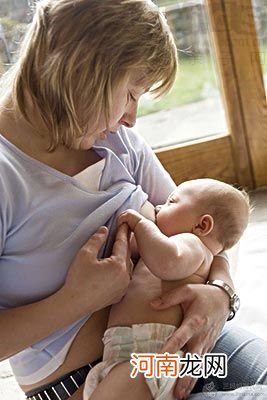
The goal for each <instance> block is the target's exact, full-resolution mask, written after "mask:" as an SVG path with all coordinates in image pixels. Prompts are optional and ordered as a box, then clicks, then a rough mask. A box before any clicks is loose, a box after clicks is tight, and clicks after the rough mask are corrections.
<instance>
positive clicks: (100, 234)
mask: <svg viewBox="0 0 267 400" xmlns="http://www.w3.org/2000/svg"><path fill="white" fill-rule="evenodd" d="M107 233H108V231H107V228H105V227H102V228H100V229H99V230H98V231H97V232H96V233H95V234H94V235H92V236H91V238H90V239H89V240H88V242H87V243H85V245H84V246H83V247H82V248H81V249H80V251H79V252H78V254H77V256H76V257H75V259H74V261H73V263H72V265H71V267H70V269H69V272H68V274H67V277H66V281H65V284H64V285H63V287H62V288H61V289H59V290H58V291H57V292H56V293H54V294H53V295H51V296H49V297H47V298H45V299H43V300H41V301H38V302H35V303H33V304H28V305H25V306H22V307H17V308H14V309H10V310H3V311H0V326H1V329H0V359H1V360H3V359H5V358H8V357H10V356H12V355H14V354H16V353H17V352H19V351H21V350H23V349H24V348H26V347H28V346H30V345H32V344H33V343H35V342H38V341H39V340H41V339H42V338H44V337H46V336H48V335H49V334H51V333H53V332H55V331H56V330H58V329H61V328H63V327H65V326H67V325H69V324H71V323H73V322H74V321H76V320H78V319H79V318H81V317H83V316H86V315H88V314H89V313H92V312H94V311H97V310H99V309H102V308H104V307H106V306H107V305H110V304H113V303H115V302H118V301H119V300H120V299H121V297H122V296H123V295H124V294H125V292H126V290H127V287H128V284H129V267H130V262H129V261H130V260H129V250H128V232H127V228H126V226H125V225H124V226H122V227H121V228H120V229H119V230H118V233H117V236H116V240H115V243H114V247H113V252H112V255H111V256H110V257H109V258H106V259H102V260H98V258H97V254H98V251H99V249H100V248H101V246H102V245H103V244H104V242H105V240H106V237H107ZM101 288H102V289H101ZM66 304H67V306H68V309H67V312H62V310H64V309H66ZM40 316H41V318H40Z"/></svg>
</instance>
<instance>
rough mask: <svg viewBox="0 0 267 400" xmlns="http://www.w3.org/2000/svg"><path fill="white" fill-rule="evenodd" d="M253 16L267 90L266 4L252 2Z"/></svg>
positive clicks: (261, 0) (264, 0)
mask: <svg viewBox="0 0 267 400" xmlns="http://www.w3.org/2000/svg"><path fill="white" fill-rule="evenodd" d="M252 5H253V14H254V20H255V25H256V31H257V36H258V41H259V46H260V58H261V66H262V72H263V77H264V84H265V90H266V88H267V2H266V0H253V1H252Z"/></svg>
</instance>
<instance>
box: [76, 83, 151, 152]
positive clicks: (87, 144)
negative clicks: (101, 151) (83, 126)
mask: <svg viewBox="0 0 267 400" xmlns="http://www.w3.org/2000/svg"><path fill="white" fill-rule="evenodd" d="M135 82H136V80H135V79H134V77H130V78H129V79H128V80H127V82H123V83H121V84H120V85H118V86H116V87H115V89H114V91H113V93H112V100H113V101H112V103H113V106H112V108H111V113H110V120H109V130H108V127H107V126H106V121H105V116H104V115H102V116H101V118H100V121H99V123H98V125H97V126H96V127H94V128H93V129H92V131H90V130H88V132H87V133H85V135H84V136H83V137H82V138H79V139H77V141H76V143H75V145H74V146H73V147H74V148H76V149H81V150H86V149H90V148H91V147H92V146H93V145H94V143H95V142H96V140H97V139H105V138H106V135H107V134H108V133H109V132H111V133H116V131H117V130H118V129H119V127H120V126H121V125H124V126H126V127H129V128H131V127H133V126H134V125H135V122H136V114H137V107H138V101H139V99H140V97H141V95H142V94H144V89H143V88H142V87H140V86H138V85H137V84H136V83H135ZM93 125H94V124H93V123H92V124H90V122H89V124H88V126H89V129H90V126H93Z"/></svg>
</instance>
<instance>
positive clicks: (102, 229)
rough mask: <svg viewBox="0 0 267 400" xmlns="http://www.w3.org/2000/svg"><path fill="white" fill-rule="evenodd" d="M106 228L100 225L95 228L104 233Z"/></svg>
mask: <svg viewBox="0 0 267 400" xmlns="http://www.w3.org/2000/svg"><path fill="white" fill-rule="evenodd" d="M106 232H107V228H106V227H105V226H100V227H99V228H98V230H97V233H106Z"/></svg>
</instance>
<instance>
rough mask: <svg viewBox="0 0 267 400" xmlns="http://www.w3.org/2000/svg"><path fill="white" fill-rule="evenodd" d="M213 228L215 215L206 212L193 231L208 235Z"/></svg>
mask: <svg viewBox="0 0 267 400" xmlns="http://www.w3.org/2000/svg"><path fill="white" fill-rule="evenodd" d="M213 228H214V219H213V217H212V216H211V215H209V214H205V215H202V216H201V217H199V220H198V223H197V224H196V225H195V226H194V228H193V231H192V233H194V234H195V235H197V236H207V235H208V234H209V233H210V232H211V231H212V229H213Z"/></svg>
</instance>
